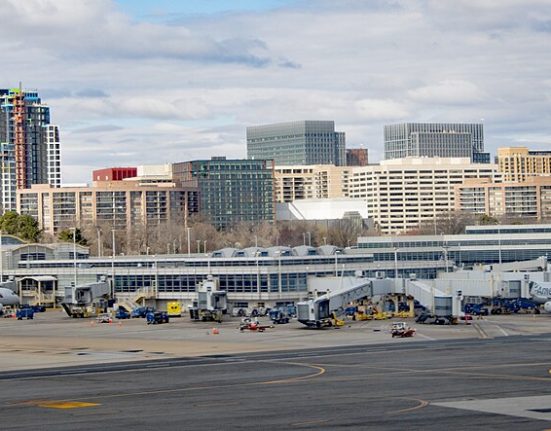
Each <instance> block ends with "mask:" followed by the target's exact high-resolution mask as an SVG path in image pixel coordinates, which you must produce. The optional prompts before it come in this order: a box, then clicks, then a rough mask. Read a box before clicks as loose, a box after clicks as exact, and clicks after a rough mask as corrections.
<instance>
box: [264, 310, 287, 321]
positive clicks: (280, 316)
mask: <svg viewBox="0 0 551 431" xmlns="http://www.w3.org/2000/svg"><path fill="white" fill-rule="evenodd" d="M269 316H270V320H271V321H272V322H273V323H278V324H281V323H289V315H288V314H287V311H286V310H284V309H279V308H278V309H275V310H270V313H269Z"/></svg>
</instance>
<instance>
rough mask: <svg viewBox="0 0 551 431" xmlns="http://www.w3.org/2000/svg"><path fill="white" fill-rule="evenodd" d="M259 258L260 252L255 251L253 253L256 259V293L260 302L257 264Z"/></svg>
mask: <svg viewBox="0 0 551 431" xmlns="http://www.w3.org/2000/svg"><path fill="white" fill-rule="evenodd" d="M259 256H260V252H259V251H256V252H255V257H256V291H257V293H258V299H259V300H260V298H261V295H262V294H261V293H260V290H261V289H260V264H259V259H258V257H259Z"/></svg>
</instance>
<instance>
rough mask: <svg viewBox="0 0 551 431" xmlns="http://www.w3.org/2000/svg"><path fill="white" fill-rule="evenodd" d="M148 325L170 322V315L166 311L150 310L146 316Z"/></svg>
mask: <svg viewBox="0 0 551 431" xmlns="http://www.w3.org/2000/svg"><path fill="white" fill-rule="evenodd" d="M145 319H146V321H147V324H148V325H155V324H157V323H159V324H161V323H168V321H169V317H168V313H167V312H166V311H150V312H149V313H147V315H146V316H145Z"/></svg>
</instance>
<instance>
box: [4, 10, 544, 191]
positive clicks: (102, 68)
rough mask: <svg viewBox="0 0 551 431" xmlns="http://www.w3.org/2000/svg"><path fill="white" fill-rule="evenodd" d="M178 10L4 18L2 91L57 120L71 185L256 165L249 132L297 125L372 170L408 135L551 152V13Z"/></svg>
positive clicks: (19, 13)
mask: <svg viewBox="0 0 551 431" xmlns="http://www.w3.org/2000/svg"><path fill="white" fill-rule="evenodd" d="M174 3H175V2H168V1H164V2H155V3H153V2H146V1H139V2H129V1H122V0H120V1H118V2H115V1H107V0H105V1H98V2H84V1H62V0H57V1H47V0H33V1H27V2H15V1H8V2H4V3H3V5H2V6H0V14H1V15H2V16H3V17H4V18H5V19H4V22H5V23H6V24H5V26H3V28H2V30H0V31H1V32H2V44H3V46H4V56H5V63H4V64H5V67H4V69H3V77H2V81H3V82H4V87H6V88H9V87H15V86H17V84H18V82H19V81H22V82H23V86H24V87H25V88H28V89H37V90H38V91H39V92H40V94H41V96H42V98H43V100H44V101H45V103H47V104H48V105H49V106H50V108H51V110H52V116H53V121H54V122H55V123H56V124H58V125H59V126H60V130H61V141H62V142H63V152H62V158H63V174H62V175H63V179H64V182H67V183H74V182H85V181H87V180H88V178H89V175H90V172H91V171H92V170H93V169H97V168H101V167H106V166H127V165H140V164H144V163H145V162H147V163H164V162H167V161H169V160H180V161H184V160H195V159H209V158H210V157H211V156H214V155H225V156H227V157H229V158H240V157H246V127H248V126H254V125H260V124H268V123H277V122H286V121H295V120H330V121H335V122H336V123H337V124H338V129H339V130H341V131H343V132H345V133H346V136H347V147H348V148H357V147H360V146H362V145H363V147H364V148H368V149H369V152H370V160H372V161H380V160H382V159H383V126H384V125H385V124H393V123H399V122H464V123H469V122H472V123H477V122H483V123H484V128H485V144H486V151H489V152H490V153H491V154H492V156H493V155H495V153H496V149H497V148H498V147H503V146H528V147H530V148H531V149H535V150H537V149H545V148H547V147H548V146H549V143H550V142H551V139H550V136H551V122H549V114H550V110H549V99H550V97H551V96H550V94H551V81H550V80H549V78H548V76H549V71H550V69H551V67H550V65H551V64H550V63H551V59H550V58H549V55H547V50H546V47H547V41H548V38H549V31H550V27H549V22H551V21H550V19H551V14H550V12H549V7H548V5H549V2H548V1H530V2H520V1H511V2H506V3H503V4H501V3H495V2H490V1H478V2H474V1H461V2H454V3H453V4H451V3H442V2H400V1H397V2H382V1H378V2H369V3H367V4H366V2H360V1H353V0H351V1H346V2H339V4H338V5H334V4H333V2H326V1H318V2H309V1H291V0H289V1H282V0H281V1H277V0H270V1H265V2H252V1H245V0H242V1H239V2H228V1H222V0H218V1H214V2H206V3H205V2H177V3H178V4H177V5H174ZM181 3H185V4H181ZM473 16H476V20H475V19H473V18H472V17H473ZM8 17H9V19H8ZM328 23H330V27H331V28H330V30H331V31H328V27H327V26H328ZM297 41H298V42H299V43H297ZM22 48H25V49H22ZM482 120H483V121H482Z"/></svg>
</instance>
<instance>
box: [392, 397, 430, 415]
mask: <svg viewBox="0 0 551 431" xmlns="http://www.w3.org/2000/svg"><path fill="white" fill-rule="evenodd" d="M400 399H402V400H408V401H409V400H414V401H417V402H418V403H419V404H417V405H416V406H414V407H410V408H407V409H402V410H395V411H394V412H391V413H390V414H391V415H399V414H402V413H409V412H413V411H415V410H419V409H422V408H425V407H426V406H428V405H429V404H430V403H429V402H428V401H427V400H422V399H420V398H400Z"/></svg>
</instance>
